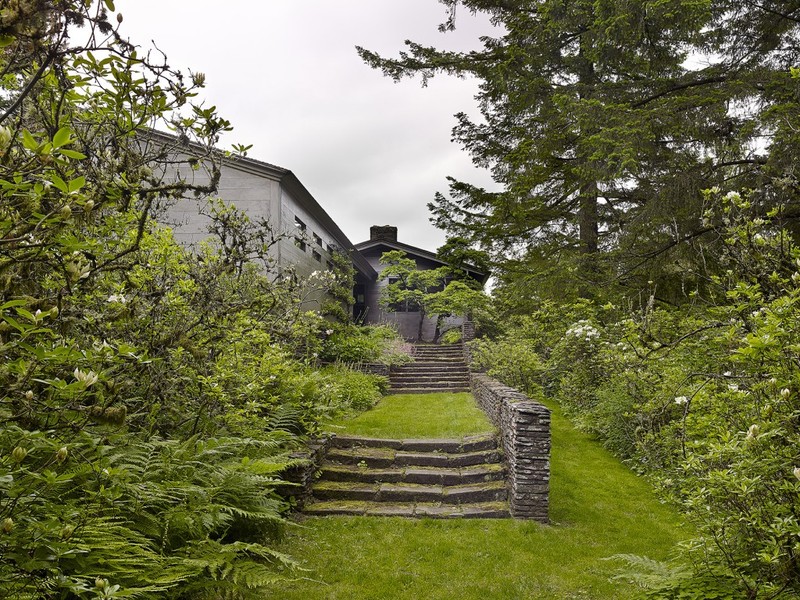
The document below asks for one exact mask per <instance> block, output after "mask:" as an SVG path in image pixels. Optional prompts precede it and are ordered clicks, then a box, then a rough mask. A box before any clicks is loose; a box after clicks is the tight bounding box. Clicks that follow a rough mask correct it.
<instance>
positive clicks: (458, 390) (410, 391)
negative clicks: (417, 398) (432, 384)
mask: <svg viewBox="0 0 800 600" xmlns="http://www.w3.org/2000/svg"><path fill="white" fill-rule="evenodd" d="M442 391H447V392H452V393H454V394H455V393H461V392H469V391H470V388H469V387H468V386H463V387H452V388H447V389H446V390H442V389H430V388H424V387H421V388H392V387H391V386H390V387H389V393H390V394H436V393H439V392H442Z"/></svg>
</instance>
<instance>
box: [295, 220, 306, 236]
mask: <svg viewBox="0 0 800 600" xmlns="http://www.w3.org/2000/svg"><path fill="white" fill-rule="evenodd" d="M294 225H295V227H297V229H299V230H300V231H302V232H303V233H305V231H306V224H305V223H303V222H302V221H301V220H300V218H299V217H295V218H294Z"/></svg>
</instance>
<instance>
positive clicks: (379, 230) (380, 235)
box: [369, 225, 397, 242]
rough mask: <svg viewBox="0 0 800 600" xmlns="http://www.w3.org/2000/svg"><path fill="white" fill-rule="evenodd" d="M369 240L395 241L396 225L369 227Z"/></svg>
mask: <svg viewBox="0 0 800 600" xmlns="http://www.w3.org/2000/svg"><path fill="white" fill-rule="evenodd" d="M369 241H371V242H396V241H397V227H392V226H391V225H373V226H372V227H370V228H369Z"/></svg>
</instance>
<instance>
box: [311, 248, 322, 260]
mask: <svg viewBox="0 0 800 600" xmlns="http://www.w3.org/2000/svg"><path fill="white" fill-rule="evenodd" d="M311 256H313V257H314V260H316V261H317V262H322V254H320V253H319V252H317V251H316V250H312V251H311Z"/></svg>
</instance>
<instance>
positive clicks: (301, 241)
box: [294, 237, 306, 252]
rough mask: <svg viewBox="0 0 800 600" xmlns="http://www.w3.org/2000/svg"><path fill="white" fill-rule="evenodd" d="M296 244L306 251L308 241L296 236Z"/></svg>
mask: <svg viewBox="0 0 800 600" xmlns="http://www.w3.org/2000/svg"><path fill="white" fill-rule="evenodd" d="M294 245H295V246H297V247H298V248H300V250H302V251H303V252H305V251H306V242H305V240H304V239H303V238H300V237H296V238H294Z"/></svg>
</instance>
